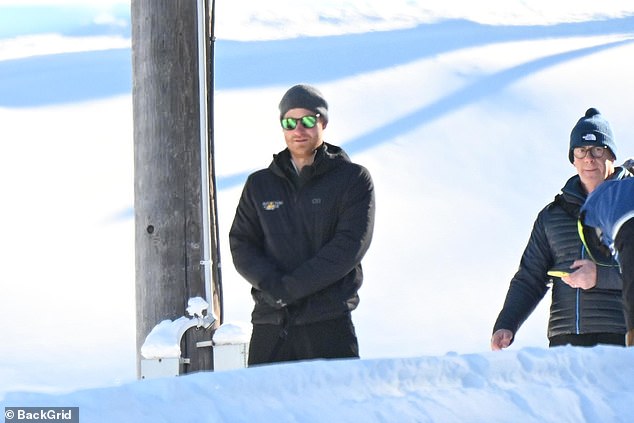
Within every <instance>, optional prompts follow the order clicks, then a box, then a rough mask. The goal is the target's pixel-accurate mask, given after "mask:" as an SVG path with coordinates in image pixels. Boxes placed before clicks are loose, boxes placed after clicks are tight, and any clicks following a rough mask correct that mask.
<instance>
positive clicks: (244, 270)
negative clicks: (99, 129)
mask: <svg viewBox="0 0 634 423" xmlns="http://www.w3.org/2000/svg"><path fill="white" fill-rule="evenodd" d="M252 189H253V182H252V177H251V176H250V177H249V178H248V179H247V182H246V183H245V185H244V189H243V190H242V195H241V196H240V201H239V202H238V206H237V208H236V214H235V217H234V219H233V223H232V225H231V229H230V230H229V246H230V249H231V256H232V258H233V263H234V265H235V268H236V270H237V271H238V273H240V275H242V276H243V277H244V278H245V279H246V280H247V281H248V282H249V283H250V284H251V285H252V286H253V287H254V288H255V289H258V290H260V291H264V290H265V287H267V286H268V285H271V282H272V281H278V280H280V279H281V278H282V275H283V273H282V271H281V270H280V269H279V268H278V267H277V265H276V264H275V262H274V261H273V260H271V259H270V258H269V257H268V256H267V255H266V253H265V250H264V244H263V243H264V233H263V230H262V226H261V225H260V221H259V219H258V211H257V208H256V204H254V200H253V198H255V197H254V196H253V195H252V194H251V191H252Z"/></svg>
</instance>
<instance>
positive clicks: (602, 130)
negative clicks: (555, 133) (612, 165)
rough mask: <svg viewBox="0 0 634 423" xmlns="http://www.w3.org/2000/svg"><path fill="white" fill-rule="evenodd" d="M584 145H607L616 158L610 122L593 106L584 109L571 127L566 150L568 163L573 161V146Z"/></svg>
mask: <svg viewBox="0 0 634 423" xmlns="http://www.w3.org/2000/svg"><path fill="white" fill-rule="evenodd" d="M584 146H603V147H607V148H609V149H610V151H611V152H612V155H613V156H614V158H615V159H616V144H615V143H614V135H613V134H612V129H611V128H610V123H609V122H608V121H607V120H606V119H605V118H604V117H603V115H602V114H601V112H599V111H598V110H597V109H595V108H594V107H591V108H589V109H588V110H586V114H585V115H584V116H583V117H582V118H581V119H579V121H578V122H577V124H576V125H575V127H574V128H572V132H571V133H570V148H569V150H568V159H569V160H570V163H574V161H575V158H574V156H573V154H572V150H573V149H574V148H575V147H584Z"/></svg>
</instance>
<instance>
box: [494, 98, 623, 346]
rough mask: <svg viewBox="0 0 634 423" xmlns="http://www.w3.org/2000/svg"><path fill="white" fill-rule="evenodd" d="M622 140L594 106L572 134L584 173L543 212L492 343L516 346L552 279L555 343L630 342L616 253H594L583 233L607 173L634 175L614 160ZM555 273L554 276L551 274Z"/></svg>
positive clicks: (576, 161) (575, 160) (575, 158)
mask: <svg viewBox="0 0 634 423" xmlns="http://www.w3.org/2000/svg"><path fill="white" fill-rule="evenodd" d="M615 153H616V145H615V143H614V139H613V135H612V131H611V129H610V125H609V123H608V122H607V121H606V120H605V119H604V118H603V116H602V115H601V114H600V113H599V111H598V110H596V109H594V108H590V109H588V110H587V111H586V113H585V115H584V116H583V117H582V118H581V119H579V121H578V122H577V124H576V125H575V127H574V128H573V130H572V132H571V134H570V148H569V155H568V158H569V160H570V162H571V163H572V164H573V165H574V166H575V168H576V170H577V175H575V176H573V177H572V178H570V179H569V180H568V182H566V184H565V186H564V187H563V188H562V192H561V193H560V194H559V195H557V196H556V197H555V200H554V201H553V202H552V203H550V204H548V205H547V206H546V207H545V208H544V209H543V210H542V211H541V212H540V213H539V215H538V216H537V219H536V221H535V224H534V226H533V230H532V232H531V236H530V239H529V241H528V245H527V246H526V249H525V250H524V254H523V256H522V259H521V261H520V267H519V270H518V271H517V273H516V274H515V276H514V277H513V279H512V280H511V283H510V286H509V289H508V292H507V294H506V300H505V301H504V306H503V308H502V310H501V311H500V314H499V315H498V318H497V321H496V322H495V325H494V327H493V336H492V337H491V349H493V350H500V349H502V348H506V347H508V346H509V345H510V344H511V343H512V341H513V339H514V337H515V335H516V333H517V331H518V329H519V328H520V326H521V325H522V323H524V321H525V320H526V319H527V318H528V316H529V315H530V314H531V313H532V312H533V310H534V309H535V307H536V306H537V304H538V303H539V302H540V301H541V299H542V298H543V297H544V296H545V295H546V292H547V291H548V286H549V285H550V282H552V304H551V307H550V319H549V323H548V339H549V345H550V346H558V345H567V344H569V345H576V346H594V345H597V344H613V345H625V332H626V329H625V319H624V315H623V307H622V301H621V290H622V286H623V282H622V279H621V276H620V274H619V269H618V264H617V263H616V262H615V261H614V260H613V258H612V257H610V256H609V255H606V256H605V257H601V258H600V260H599V264H595V262H594V261H592V260H590V259H589V256H588V255H587V251H586V250H585V248H584V247H583V244H582V242H581V238H580V237H579V234H578V231H577V220H578V218H579V212H580V208H581V206H582V205H583V203H584V201H585V199H586V197H587V196H588V194H589V193H591V192H592V191H593V190H594V189H595V188H596V187H597V186H599V184H601V183H603V182H604V181H605V180H606V179H622V178H625V177H629V176H631V175H630V173H629V172H628V171H627V170H626V169H623V168H620V167H616V168H615V166H614V161H615V160H616V154H615ZM549 274H550V275H549Z"/></svg>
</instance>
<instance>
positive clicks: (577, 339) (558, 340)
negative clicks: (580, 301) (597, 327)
mask: <svg viewBox="0 0 634 423" xmlns="http://www.w3.org/2000/svg"><path fill="white" fill-rule="evenodd" d="M549 341H550V344H549V346H551V347H561V346H563V345H572V346H573V347H594V346H597V345H619V346H623V347H624V346H625V334H624V333H584V334H580V335H576V334H574V333H571V334H569V335H557V336H553V337H552V338H550V339H549Z"/></svg>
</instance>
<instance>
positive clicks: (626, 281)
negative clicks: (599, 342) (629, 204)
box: [614, 219, 634, 330]
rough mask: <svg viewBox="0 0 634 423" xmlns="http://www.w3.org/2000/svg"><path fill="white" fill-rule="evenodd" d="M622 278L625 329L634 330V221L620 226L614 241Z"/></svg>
mask: <svg viewBox="0 0 634 423" xmlns="http://www.w3.org/2000/svg"><path fill="white" fill-rule="evenodd" d="M614 247H615V248H616V251H617V252H618V261H619V264H620V265H621V276H622V277H623V310H624V312H625V323H626V324H627V329H628V330H630V329H634V219H630V220H628V221H627V222H625V223H624V224H623V226H621V229H620V230H619V233H618V234H617V235H616V239H615V240H614Z"/></svg>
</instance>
